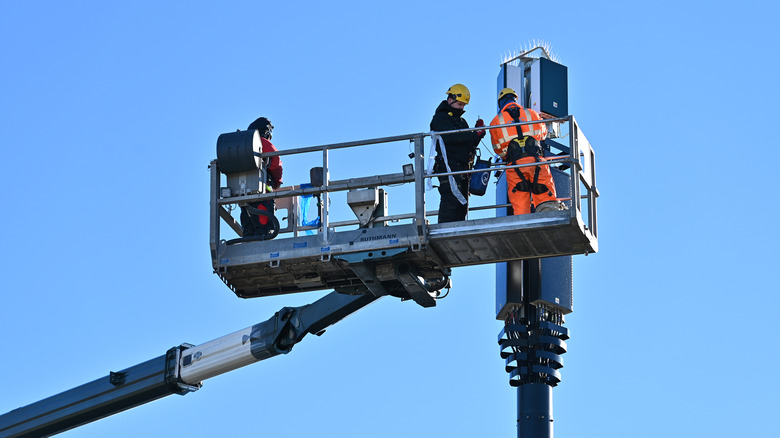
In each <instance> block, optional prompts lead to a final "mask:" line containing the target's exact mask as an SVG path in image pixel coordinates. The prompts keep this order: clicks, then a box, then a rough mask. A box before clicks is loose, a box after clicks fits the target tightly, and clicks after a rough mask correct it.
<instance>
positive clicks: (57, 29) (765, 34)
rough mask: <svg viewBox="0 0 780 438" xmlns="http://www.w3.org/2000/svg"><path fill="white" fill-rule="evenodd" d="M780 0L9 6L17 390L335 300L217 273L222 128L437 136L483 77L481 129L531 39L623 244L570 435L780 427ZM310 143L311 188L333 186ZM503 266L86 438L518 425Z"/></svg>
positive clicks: (8, 288)
mask: <svg viewBox="0 0 780 438" xmlns="http://www.w3.org/2000/svg"><path fill="white" fill-rule="evenodd" d="M778 12H780V8H779V7H778V3H777V2H769V1H767V2H754V1H747V2H741V3H736V2H724V1H711V2H672V1H656V2H638V3H632V2H617V1H615V2H569V1H563V2H557V3H549V4H547V5H544V4H543V3H531V2H506V1H504V2H497V1H483V2H462V1H449V2H422V1H405V0H401V1H394V2H384V3H371V2H356V1H352V2H306V1H304V2H297V3H296V2H289V3H288V2H265V1H264V2H261V1H257V2H199V1H191V2H184V1H176V2H147V1H136V2H125V3H123V4H122V5H117V4H115V3H109V2H86V1H84V2H38V1H26V2H10V1H7V2H3V3H2V5H1V6H0V40H2V41H3V43H2V44H0V59H2V64H3V67H2V69H1V70H0V147H2V154H3V157H4V161H3V163H4V170H3V172H0V186H2V187H3V191H4V196H5V201H4V202H3V204H2V212H3V214H2V227H0V240H2V242H3V248H4V250H3V251H2V255H0V265H2V267H3V270H4V272H5V275H4V278H3V281H2V282H0V287H1V288H2V294H1V295H0V342H1V343H2V349H0V413H1V412H7V411H9V410H11V409H14V408H17V407H20V406H23V405H26V404H29V403H32V402H34V401H37V400H39V399H42V398H45V397H47V396H50V395H53V394H56V393H58V392H61V391H64V390H67V389H69V388H72V387H74V386H77V385H80V384H82V383H86V382H89V381H92V380H94V379H96V378H99V377H102V376H105V375H107V374H108V372H109V371H112V370H119V369H122V368H126V367H129V366H131V365H134V364H137V363H139V362H142V361H145V360H147V359H151V358H153V357H157V356H159V355H161V354H163V353H164V352H165V351H166V350H167V349H168V348H169V347H172V346H174V345H179V344H181V343H183V342H189V343H193V344H199V343H203V342H206V341H209V340H211V339H214V338H217V337H219V336H222V335H224V334H227V333H231V332H233V331H235V330H238V329H241V328H244V327H247V326H250V325H252V324H254V323H256V322H260V321H264V320H266V319H267V318H269V317H270V316H271V315H272V314H273V313H274V312H275V311H277V310H278V309H279V308H281V307H283V306H285V305H302V304H305V303H307V302H310V301H313V300H314V299H316V298H317V297H319V296H320V295H321V294H319V293H312V294H299V295H297V296H284V297H275V298H268V299H254V300H240V299H238V298H236V297H235V296H234V295H233V294H232V293H231V292H230V291H229V290H228V289H227V288H226V287H225V286H224V284H222V283H221V281H220V280H219V279H218V278H217V277H216V276H215V275H214V274H212V269H211V262H210V257H209V251H208V216H207V215H208V172H207V169H206V168H207V164H208V162H209V161H210V160H211V159H212V158H213V157H214V155H215V149H214V148H215V143H216V138H217V136H218V135H219V134H220V133H223V132H229V131H232V130H235V129H237V128H245V127H246V125H247V124H248V123H249V122H250V121H252V120H253V119H254V118H256V117H258V116H260V115H265V116H268V117H270V118H271V119H272V120H273V122H274V124H275V125H276V132H275V136H274V142H275V143H276V144H277V145H278V146H279V147H281V148H292V147H303V146H310V145H316V144H324V143H331V142H339V141H349V140H357V139H364V138H373V137H381V136H386V135H398V134H406V133H413V132H421V131H427V130H428V123H429V121H430V117H431V116H432V114H433V111H434V109H435V108H436V106H437V105H438V103H439V102H440V101H441V99H442V98H443V97H444V91H445V90H446V89H447V88H448V87H449V86H450V85H452V84H453V83H456V82H462V83H464V84H466V85H468V86H469V87H470V89H471V94H472V99H471V104H470V105H469V106H468V107H467V113H466V116H465V117H466V118H467V119H468V120H469V122H470V123H473V122H474V120H475V119H476V117H477V115H481V116H482V117H483V118H485V119H489V118H490V117H491V116H492V115H493V114H494V111H495V95H496V85H495V82H496V75H497V74H498V64H499V62H500V59H501V57H502V55H505V54H508V53H510V52H513V51H515V50H518V49H520V48H522V47H523V46H524V45H525V44H526V43H527V42H529V41H531V40H533V39H535V38H536V39H542V40H544V41H547V42H549V43H550V44H552V47H553V51H554V52H555V53H556V54H557V55H558V56H559V57H560V59H561V62H562V63H563V64H565V65H567V66H568V68H569V90H570V96H569V108H570V111H571V112H572V114H574V115H575V116H576V117H577V119H578V121H579V122H580V123H581V126H582V128H583V130H584V132H585V133H586V134H587V136H588V139H589V140H590V141H591V142H592V144H593V145H594V148H595V149H596V152H597V158H598V163H597V166H598V168H597V170H598V183H599V189H600V191H601V194H602V197H601V198H600V201H599V202H600V203H599V206H600V209H599V223H600V250H601V252H600V253H598V254H596V255H592V256H589V257H584V256H579V257H576V261H575V312H574V313H573V314H571V315H570V316H569V317H568V318H567V326H568V327H569V328H570V330H571V332H572V339H571V340H570V342H569V352H568V353H567V354H566V355H565V361H566V366H565V368H564V369H563V382H562V384H561V385H560V386H559V387H557V388H556V389H555V391H554V406H555V408H554V412H555V430H556V432H557V435H558V436H561V437H567V436H568V437H571V436H599V437H625V436H633V437H657V436H681V437H682V436H710V437H733V436H772V435H775V434H777V433H778V422H777V419H776V415H777V413H776V412H777V408H778V406H780V395H778V394H780V381H779V380H778V373H777V371H776V370H777V369H778V367H779V366H780V353H778V349H777V346H778V342H777V338H776V330H777V329H776V324H775V320H776V316H775V315H776V312H777V309H778V306H779V305H780V299H779V298H778V286H777V275H776V271H777V264H776V260H777V256H776V254H777V252H776V251H777V248H778V244H779V243H780V241H779V240H780V239H778V231H777V217H778V215H779V214H780V208H778V196H777V181H778V178H777V171H776V169H775V167H776V166H774V164H775V163H777V162H778V160H780V155H779V154H778V152H777V151H778V149H777V147H776V142H777V139H776V135H775V134H776V133H775V131H776V125H777V116H778V112H777V109H776V108H777V100H778V98H779V97H780V96H778V94H780V93H778V86H777V78H776V73H777V61H776V59H775V58H776V55H777V46H778V43H779V42H780V41H779V38H778V36H777V31H776V26H777V21H778V18H780V14H779V13H778ZM407 153H408V146H407V145H406V144H399V146H398V149H397V154H398V156H399V157H402V159H401V160H400V161H399V162H404V161H403V157H404V156H405V155H406V154H407ZM388 157H389V155H388ZM389 160H390V158H387V157H384V158H382V159H380V160H376V159H367V158H361V157H349V156H343V157H342V158H340V159H339V165H340V166H345V168H352V169H355V168H361V169H363V170H365V172H366V173H381V172H383V171H384V170H383V169H384V168H383V166H384V165H385V162H386V161H389ZM293 164H294V163H291V164H290V165H289V166H288V167H287V169H286V170H285V171H286V175H285V180H286V182H288V183H300V182H303V181H305V180H306V179H307V176H306V175H307V173H306V172H307V171H308V167H307V166H306V165H303V164H302V165H300V166H295V165H293ZM393 169H395V167H393ZM773 169H774V170H773ZM393 171H397V170H393ZM334 178H336V179H338V178H339V176H338V174H337V175H334ZM434 193H435V192H434ZM431 199H432V201H433V202H436V199H437V195H435V194H432V196H431ZM392 202H393V201H392V199H391V211H392V205H393V204H392ZM493 278H494V269H493V268H492V267H491V266H481V267H472V268H463V269H459V270H457V271H456V273H455V274H454V282H455V285H456V287H455V288H454V289H453V290H452V292H451V294H450V296H449V297H448V298H447V299H445V300H443V301H441V302H440V303H439V306H437V307H436V308H433V309H422V308H420V307H418V306H416V305H415V304H413V303H411V302H403V303H401V302H400V301H397V300H394V299H391V298H386V299H383V300H380V301H379V302H377V303H375V304H373V305H371V306H369V307H368V308H366V309H364V310H363V311H361V312H359V313H357V314H355V315H353V316H352V317H350V318H348V319H347V320H345V321H343V322H342V323H340V324H339V325H337V326H335V327H333V328H331V329H330V330H329V331H328V332H327V333H326V334H325V335H324V336H323V337H320V338H316V337H311V338H307V339H306V340H304V342H303V343H301V344H299V345H298V346H296V347H295V349H294V350H293V352H292V353H291V354H289V355H286V356H280V357H276V358H273V359H271V360H268V361H265V362H262V363H259V364H255V365H252V366H249V367H246V368H243V369H241V370H238V371H235V372H233V373H229V374H226V375H223V376H220V377H216V378H214V379H211V380H208V381H206V382H205V385H204V387H203V388H202V389H201V390H200V391H198V392H196V393H193V394H189V395H187V396H185V397H179V396H170V397H167V398H165V399H162V400H158V401H156V402H153V403H151V404H147V405H145V406H142V407H139V408H136V409H134V410H131V411H127V412H125V413H122V414H119V415H115V416H113V417H110V418H107V419H104V420H101V421H98V422H96V423H92V424H90V425H87V426H85V427H82V428H80V429H76V430H73V431H70V432H67V433H65V434H63V435H62V436H67V437H105V436H112V437H136V436H139V435H142V436H165V435H169V434H183V435H186V436H188V437H208V436H387V437H396V436H515V412H516V399H515V394H516V391H515V390H514V389H513V388H511V387H510V386H509V385H508V383H507V380H508V379H507V374H506V373H505V372H504V370H503V361H502V360H501V359H500V358H499V356H498V348H497V346H496V343H495V339H496V334H497V333H498V332H499V330H500V328H501V324H500V323H499V322H498V321H496V320H495V319H494V316H495V313H494V290H493Z"/></svg>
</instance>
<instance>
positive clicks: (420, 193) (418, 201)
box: [414, 136, 426, 244]
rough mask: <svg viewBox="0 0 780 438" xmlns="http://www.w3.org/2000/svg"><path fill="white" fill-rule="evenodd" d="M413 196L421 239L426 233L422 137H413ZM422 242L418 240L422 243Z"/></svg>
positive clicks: (418, 232)
mask: <svg viewBox="0 0 780 438" xmlns="http://www.w3.org/2000/svg"><path fill="white" fill-rule="evenodd" d="M414 167H415V169H414V189H415V190H414V198H415V222H416V223H417V234H418V236H420V238H421V239H423V238H424V236H425V233H426V225H425V178H424V173H425V153H424V150H423V137H422V136H419V137H415V139H414ZM422 243H423V242H420V244H422Z"/></svg>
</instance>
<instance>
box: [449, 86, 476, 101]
mask: <svg viewBox="0 0 780 438" xmlns="http://www.w3.org/2000/svg"><path fill="white" fill-rule="evenodd" d="M450 95H451V96H453V97H454V99H455V100H457V101H458V102H463V103H465V104H468V103H469V99H471V93H469V89H468V88H466V86H465V85H463V84H455V85H453V86H451V87H450V88H449V90H447V97H449V96H450Z"/></svg>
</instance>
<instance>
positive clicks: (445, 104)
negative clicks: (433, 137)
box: [431, 84, 485, 223]
mask: <svg viewBox="0 0 780 438" xmlns="http://www.w3.org/2000/svg"><path fill="white" fill-rule="evenodd" d="M470 98H471V94H470V93H469V89H468V88H466V86H465V85H463V84H455V85H453V86H451V87H450V88H449V89H448V90H447V100H444V101H442V102H441V104H439V107H438V108H436V114H434V115H433V120H431V131H454V130H457V129H468V127H469V124H468V122H466V120H464V119H463V117H461V116H462V115H463V113H464V112H465V111H464V110H463V108H464V107H465V106H466V104H468V103H469V99H470ZM481 126H485V122H484V121H482V119H477V123H476V125H475V126H474V127H475V128H478V127H481ZM484 136H485V131H469V132H459V133H456V134H446V135H443V136H441V140H442V142H443V143H444V151H442V149H441V142H438V143H437V144H436V161H435V164H434V166H433V171H434V172H435V173H446V172H456V171H459V170H468V169H471V166H472V162H473V161H474V154H475V153H476V150H477V147H478V146H479V140H480V139H481V138H482V137H484ZM448 167H449V169H448ZM469 181H470V174H464V175H450V176H440V177H439V195H440V196H441V201H440V203H439V223H444V222H454V221H463V220H466V215H467V214H468V210H469Z"/></svg>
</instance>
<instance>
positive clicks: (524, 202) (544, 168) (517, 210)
mask: <svg viewBox="0 0 780 438" xmlns="http://www.w3.org/2000/svg"><path fill="white" fill-rule="evenodd" d="M535 161H536V160H535V159H534V157H523V158H521V159H519V160H516V161H513V162H512V163H511V164H510V165H515V164H526V163H533V162H535ZM539 161H547V159H546V158H544V157H539ZM536 167H539V179H538V181H537V182H538V183H539V184H544V185H545V186H547V191H545V192H544V193H540V194H532V193H531V192H530V191H521V190H513V189H514V188H515V187H516V186H517V184H518V183H520V182H521V181H522V179H521V178H520V176H519V175H518V174H517V172H516V171H520V172H522V173H523V176H525V179H526V180H528V181H529V182H534V172H535V171H536ZM506 183H507V196H508V197H509V202H510V203H511V204H512V210H514V214H528V213H530V212H531V204H533V205H534V206H538V205H539V204H541V203H542V202H547V201H555V200H556V199H557V195H556V194H555V183H553V179H552V173H551V172H550V166H549V165H540V166H529V167H521V168H519V169H507V170H506ZM532 197H533V198H532Z"/></svg>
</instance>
